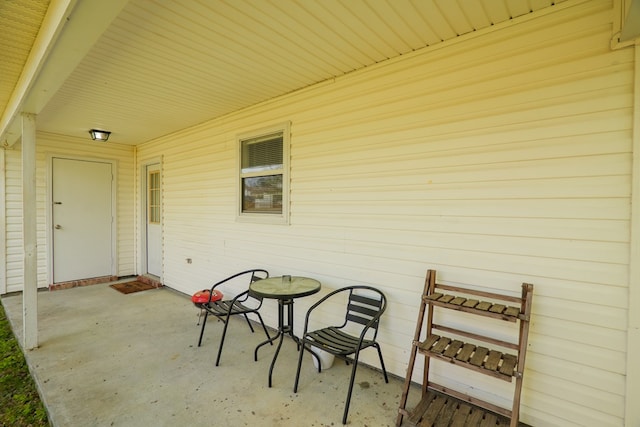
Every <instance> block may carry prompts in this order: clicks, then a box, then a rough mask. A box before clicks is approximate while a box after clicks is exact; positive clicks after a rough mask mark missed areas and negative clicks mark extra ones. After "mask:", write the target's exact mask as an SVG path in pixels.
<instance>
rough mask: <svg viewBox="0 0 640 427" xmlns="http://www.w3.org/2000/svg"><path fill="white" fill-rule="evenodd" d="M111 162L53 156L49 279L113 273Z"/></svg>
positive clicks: (78, 277)
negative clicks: (50, 275) (51, 243)
mask: <svg viewBox="0 0 640 427" xmlns="http://www.w3.org/2000/svg"><path fill="white" fill-rule="evenodd" d="M111 169H112V164H111V163H103V162H99V161H85V160H72V159H63V158H53V159H52V194H51V195H52V202H53V206H52V209H51V212H52V225H53V282H54V283H60V282H68V281H71V280H79V279H87V278H92V277H102V276H110V275H112V271H113V268H112V265H113V261H112V255H113V254H112V247H113V242H112V227H113V209H112V179H113V178H112V170H111Z"/></svg>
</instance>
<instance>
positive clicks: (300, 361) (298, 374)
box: [293, 338, 304, 393]
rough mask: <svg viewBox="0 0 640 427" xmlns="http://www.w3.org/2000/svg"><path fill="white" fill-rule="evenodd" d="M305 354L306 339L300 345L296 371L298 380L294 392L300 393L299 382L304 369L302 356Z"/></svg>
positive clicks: (294, 385)
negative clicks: (301, 369)
mask: <svg viewBox="0 0 640 427" xmlns="http://www.w3.org/2000/svg"><path fill="white" fill-rule="evenodd" d="M303 354H304V338H303V339H302V343H301V345H300V356H298V369H297V370H296V380H295V382H294V383H293V392H294V393H297V392H298V381H299V380H300V368H302V355H303Z"/></svg>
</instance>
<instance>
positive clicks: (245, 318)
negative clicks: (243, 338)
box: [244, 314, 255, 333]
mask: <svg viewBox="0 0 640 427" xmlns="http://www.w3.org/2000/svg"><path fill="white" fill-rule="evenodd" d="M244 320H246V321H247V325H249V329H251V333H254V332H255V331H254V330H253V325H252V324H251V321H250V320H249V316H247V315H246V314H244Z"/></svg>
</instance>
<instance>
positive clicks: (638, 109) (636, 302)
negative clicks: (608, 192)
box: [624, 44, 640, 427]
mask: <svg viewBox="0 0 640 427" xmlns="http://www.w3.org/2000/svg"><path fill="white" fill-rule="evenodd" d="M634 49H635V69H634V74H635V78H634V94H633V137H632V138H633V145H632V149H633V169H632V175H631V179H632V181H631V240H630V255H629V309H628V322H627V377H626V384H627V385H626V393H625V416H624V425H625V426H628V427H632V426H640V405H638V402H640V363H638V360H640V44H636V45H635V47H634Z"/></svg>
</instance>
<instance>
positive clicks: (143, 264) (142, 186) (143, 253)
mask: <svg viewBox="0 0 640 427" xmlns="http://www.w3.org/2000/svg"><path fill="white" fill-rule="evenodd" d="M155 164H157V165H158V167H159V168H160V182H162V177H163V175H164V170H163V165H162V156H159V157H151V158H148V159H142V160H140V163H139V165H140V166H139V169H138V173H139V179H138V185H139V193H138V194H140V198H139V201H140V202H139V206H138V224H139V230H140V243H139V245H138V253H139V254H140V256H139V257H138V271H139V274H147V272H148V268H147V198H148V195H147V168H148V167H149V166H151V165H155ZM163 191H164V189H163V186H162V184H160V206H161V208H160V230H161V232H162V233H164V210H163V209H162V199H163V197H162V193H163ZM163 241H164V240H163ZM160 254H161V259H164V245H163V246H162V247H161V248H160ZM163 275H164V261H163V262H162V265H161V267H160V277H159V279H160V282H164V281H163V280H162V277H163Z"/></svg>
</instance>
